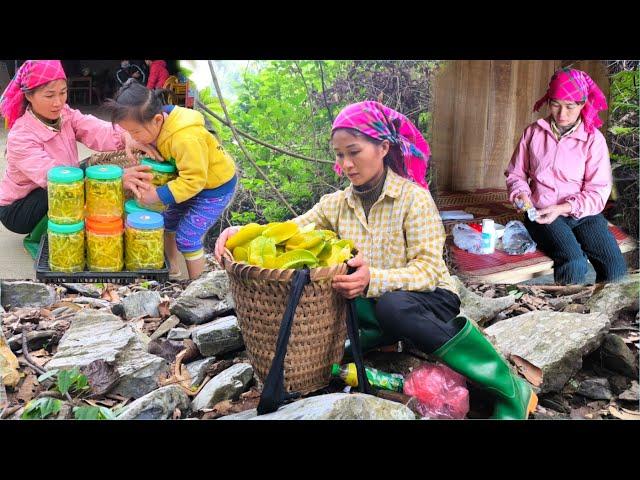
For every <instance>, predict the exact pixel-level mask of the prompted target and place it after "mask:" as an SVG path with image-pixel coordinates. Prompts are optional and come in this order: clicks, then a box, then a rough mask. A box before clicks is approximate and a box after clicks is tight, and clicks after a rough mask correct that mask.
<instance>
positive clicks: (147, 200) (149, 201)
mask: <svg viewBox="0 0 640 480" xmlns="http://www.w3.org/2000/svg"><path fill="white" fill-rule="evenodd" d="M139 200H140V203H143V204H144V205H153V204H154V203H158V202H161V200H160V197H159V196H158V193H157V192H156V188H155V187H153V186H152V187H151V188H149V189H147V190H143V191H141V192H140V198H139Z"/></svg>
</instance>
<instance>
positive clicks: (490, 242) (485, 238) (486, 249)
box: [480, 218, 496, 255]
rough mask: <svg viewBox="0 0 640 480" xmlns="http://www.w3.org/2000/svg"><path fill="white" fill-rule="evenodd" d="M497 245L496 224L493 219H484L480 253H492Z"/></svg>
mask: <svg viewBox="0 0 640 480" xmlns="http://www.w3.org/2000/svg"><path fill="white" fill-rule="evenodd" d="M495 246H496V226H495V224H494V222H493V220H492V219H490V218H485V219H484V220H482V247H481V250H480V253H482V254H483V255H489V254H492V253H493V252H494V251H495Z"/></svg>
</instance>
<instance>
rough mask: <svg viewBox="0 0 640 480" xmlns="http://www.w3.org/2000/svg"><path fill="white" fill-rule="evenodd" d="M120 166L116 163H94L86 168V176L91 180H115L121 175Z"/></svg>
mask: <svg viewBox="0 0 640 480" xmlns="http://www.w3.org/2000/svg"><path fill="white" fill-rule="evenodd" d="M122 173H123V170H122V167H119V166H118V165H94V166H93V167H88V168H87V178H90V179H92V180H115V179H117V178H120V177H122Z"/></svg>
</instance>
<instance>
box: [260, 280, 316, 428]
mask: <svg viewBox="0 0 640 480" xmlns="http://www.w3.org/2000/svg"><path fill="white" fill-rule="evenodd" d="M309 281H310V275H309V269H308V268H305V269H302V270H296V271H295V273H294V274H293V280H292V281H291V292H290V294H289V302H288V303H287V308H286V310H285V312H284V317H283V318H282V323H280V331H279V332H278V341H277V343H276V353H275V356H274V357H273V361H272V362H271V368H270V369H269V373H268V374H267V378H266V379H265V382H264V388H263V389H262V394H261V395H260V403H258V415H264V414H266V413H271V412H275V411H276V410H277V409H278V408H279V407H280V405H282V404H283V403H284V402H285V401H287V400H291V399H293V398H297V397H299V396H300V394H299V393H297V392H296V393H287V392H285V389H284V357H285V356H286V354H287V346H288V345H289V336H290V335H291V327H292V325H293V319H294V314H295V311H296V308H297V306H298V302H299V301H300V297H301V296H302V291H303V290H304V286H305V285H306V284H307V283H309Z"/></svg>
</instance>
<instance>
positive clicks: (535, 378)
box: [509, 354, 542, 387]
mask: <svg viewBox="0 0 640 480" xmlns="http://www.w3.org/2000/svg"><path fill="white" fill-rule="evenodd" d="M509 360H511V361H512V362H513V363H514V364H515V366H516V367H517V368H518V372H519V373H521V374H522V375H523V376H524V378H526V379H527V380H528V381H529V383H531V385H533V386H534V387H539V386H540V385H542V370H541V369H540V368H538V367H536V366H535V365H534V364H533V363H531V362H529V361H528V360H525V359H524V358H522V357H519V356H518V355H514V354H511V355H509Z"/></svg>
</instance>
